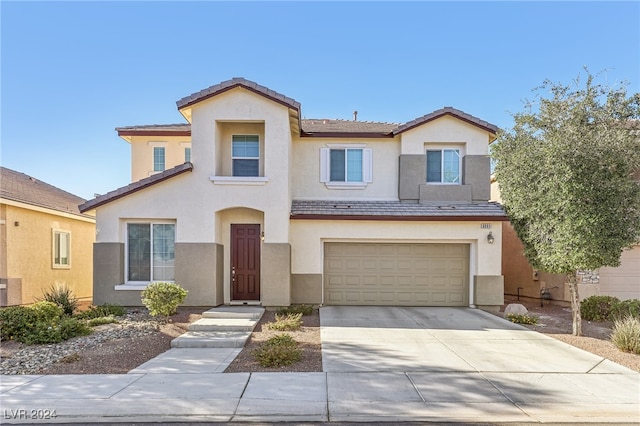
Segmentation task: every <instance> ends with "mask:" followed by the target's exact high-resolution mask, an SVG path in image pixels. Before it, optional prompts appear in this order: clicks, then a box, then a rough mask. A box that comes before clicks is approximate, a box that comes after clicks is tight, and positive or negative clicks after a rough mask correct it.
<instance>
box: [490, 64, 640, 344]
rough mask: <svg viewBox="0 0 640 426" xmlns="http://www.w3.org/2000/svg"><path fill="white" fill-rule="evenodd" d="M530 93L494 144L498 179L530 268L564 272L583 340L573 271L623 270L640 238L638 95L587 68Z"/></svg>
mask: <svg viewBox="0 0 640 426" xmlns="http://www.w3.org/2000/svg"><path fill="white" fill-rule="evenodd" d="M534 91H535V92H537V94H538V98H537V102H535V103H534V102H530V101H528V102H526V103H525V110H524V112H520V113H516V114H513V119H514V125H513V128H511V129H507V130H503V131H500V132H499V135H498V139H497V141H496V143H494V146H493V147H492V156H493V160H494V161H495V177H496V179H497V181H498V184H499V187H500V194H501V197H502V200H503V205H504V208H505V210H506V212H507V214H508V215H509V217H510V219H511V222H512V224H513V227H514V229H515V231H516V233H517V235H518V237H520V239H521V240H522V243H523V245H524V254H525V256H526V257H527V259H528V260H529V262H530V263H531V265H532V266H533V267H534V268H537V269H540V270H542V271H546V272H550V273H556V274H566V275H567V279H568V282H569V286H570V290H571V308H572V316H573V334H574V335H577V336H579V335H581V334H582V329H581V317H580V299H579V297H578V283H577V271H579V270H593V269H598V268H600V267H603V266H614V267H615V266H619V265H620V256H621V254H622V251H623V250H624V249H625V248H628V247H630V246H632V245H634V243H638V241H639V239H640V182H638V181H637V178H638V176H640V175H639V174H638V173H639V172H640V130H638V129H640V122H639V121H637V120H638V118H640V94H637V93H636V94H633V95H631V96H627V92H626V84H621V85H620V86H619V87H618V88H611V87H609V86H603V85H601V84H596V83H595V77H594V76H593V75H591V74H590V73H589V72H588V71H587V77H586V80H585V81H584V82H583V81H581V79H580V76H578V78H577V79H576V80H574V81H573V83H572V84H571V85H562V84H559V83H553V82H551V81H549V80H546V81H545V82H544V83H543V85H542V86H540V87H538V88H537V89H535V90H534ZM634 173H635V179H634Z"/></svg>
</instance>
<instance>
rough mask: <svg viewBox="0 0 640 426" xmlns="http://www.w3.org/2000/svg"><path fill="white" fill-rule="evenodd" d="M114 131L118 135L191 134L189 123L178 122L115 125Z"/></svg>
mask: <svg viewBox="0 0 640 426" xmlns="http://www.w3.org/2000/svg"><path fill="white" fill-rule="evenodd" d="M116 132H118V136H129V135H132V134H136V135H142V134H146V135H150V136H151V135H153V134H163V135H166V134H167V133H179V134H189V135H190V134H191V124H189V123H184V124H182V123H179V124H148V125H146V126H124V127H116Z"/></svg>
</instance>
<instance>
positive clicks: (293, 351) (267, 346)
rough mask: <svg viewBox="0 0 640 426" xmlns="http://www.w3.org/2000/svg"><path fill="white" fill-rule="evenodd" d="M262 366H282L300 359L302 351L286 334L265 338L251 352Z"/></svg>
mask: <svg viewBox="0 0 640 426" xmlns="http://www.w3.org/2000/svg"><path fill="white" fill-rule="evenodd" d="M253 355H254V356H255V357H256V359H257V360H258V362H259V363H260V365H261V366H263V367H282V366H286V365H291V364H294V363H296V362H298V361H300V358H301V356H302V352H301V351H300V348H299V347H298V342H296V341H295V340H294V339H293V338H292V337H291V336H290V335H288V334H279V335H277V336H274V337H272V338H270V339H269V340H267V341H266V342H265V343H263V344H262V345H261V346H260V347H259V348H258V349H256V350H255V351H254V352H253Z"/></svg>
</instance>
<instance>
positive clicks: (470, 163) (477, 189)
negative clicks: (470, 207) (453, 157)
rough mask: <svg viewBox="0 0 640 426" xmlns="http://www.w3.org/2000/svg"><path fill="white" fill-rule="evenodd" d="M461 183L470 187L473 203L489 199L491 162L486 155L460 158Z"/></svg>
mask: <svg viewBox="0 0 640 426" xmlns="http://www.w3.org/2000/svg"><path fill="white" fill-rule="evenodd" d="M462 183H463V185H471V199H472V200H473V201H488V200H489V198H491V160H490V159H489V157H488V156H487V155H465V156H464V157H463V158H462Z"/></svg>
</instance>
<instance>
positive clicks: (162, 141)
mask: <svg viewBox="0 0 640 426" xmlns="http://www.w3.org/2000/svg"><path fill="white" fill-rule="evenodd" d="M154 146H164V148H165V169H170V168H172V167H175V166H177V165H179V164H182V163H184V149H185V148H188V147H190V146H191V138H190V137H189V136H132V137H131V181H132V182H135V181H138V180H140V179H143V178H146V177H149V176H151V175H153V174H155V173H157V172H154V171H153V147H154ZM192 159H193V156H192Z"/></svg>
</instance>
